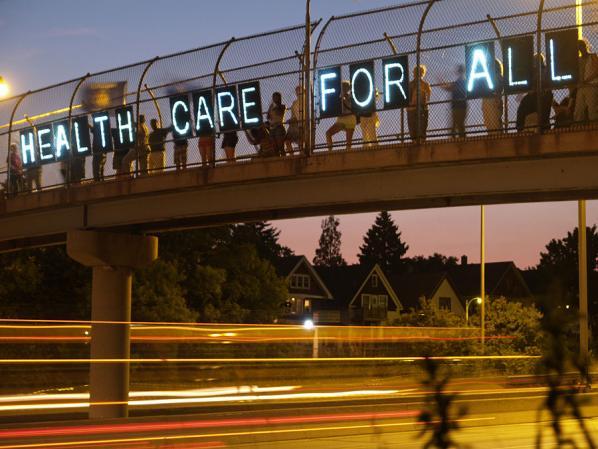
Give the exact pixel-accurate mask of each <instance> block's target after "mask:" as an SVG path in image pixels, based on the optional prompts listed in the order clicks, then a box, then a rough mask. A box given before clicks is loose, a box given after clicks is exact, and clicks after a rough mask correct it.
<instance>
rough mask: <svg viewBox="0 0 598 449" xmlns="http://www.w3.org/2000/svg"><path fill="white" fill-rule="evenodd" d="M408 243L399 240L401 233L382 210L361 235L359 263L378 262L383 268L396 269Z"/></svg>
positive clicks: (371, 263) (407, 247) (370, 263)
mask: <svg viewBox="0 0 598 449" xmlns="http://www.w3.org/2000/svg"><path fill="white" fill-rule="evenodd" d="M408 249H409V245H407V244H405V243H404V242H403V241H402V240H401V233H400V232H399V228H398V226H397V225H396V224H395V222H394V221H393V219H392V217H391V216H390V214H389V213H388V212H386V211H382V212H380V213H379V214H378V216H377V217H376V221H375V222H374V224H373V225H372V227H371V228H370V229H368V231H367V233H366V235H365V236H364V237H363V245H361V246H360V247H359V250H360V251H361V252H360V253H359V254H358V257H359V263H361V264H367V265H373V264H375V263H377V264H379V265H380V266H381V267H383V268H388V269H391V270H398V269H399V267H400V265H401V258H402V257H403V256H404V255H405V254H406V253H407V250H408Z"/></svg>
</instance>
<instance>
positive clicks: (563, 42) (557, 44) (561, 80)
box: [544, 29, 579, 87]
mask: <svg viewBox="0 0 598 449" xmlns="http://www.w3.org/2000/svg"><path fill="white" fill-rule="evenodd" d="M577 39H578V37H577V30H576V29H571V30H564V31H557V32H554V33H546V37H545V39H544V40H545V42H546V54H547V55H548V61H547V63H548V67H549V68H550V83H551V85H552V86H553V87H559V86H566V85H571V84H575V83H577V73H578V70H579V68H578V67H579V66H578V64H579V56H578V55H579V50H578V49H577Z"/></svg>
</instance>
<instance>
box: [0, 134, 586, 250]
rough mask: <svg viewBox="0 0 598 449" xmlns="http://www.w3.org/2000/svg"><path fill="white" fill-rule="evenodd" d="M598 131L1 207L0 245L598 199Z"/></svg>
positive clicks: (175, 178)
mask: <svg viewBox="0 0 598 449" xmlns="http://www.w3.org/2000/svg"><path fill="white" fill-rule="evenodd" d="M597 167H598V129H593V128H579V129H570V130H558V131H556V130H555V131H552V132H546V133H544V134H531V133H529V134H527V133H524V134H504V135H501V136H487V137H478V138H468V139H450V140H438V141H428V142H426V143H423V144H406V145H400V144H389V145H380V146H379V147H376V148H375V149H362V148H356V149H355V150H352V151H333V152H324V153H316V154H314V155H312V156H309V157H307V156H294V157H274V158H268V159H254V160H252V161H248V162H238V163H232V164H221V165H217V166H216V167H206V168H202V167H198V168H192V169H188V170H183V171H176V172H175V171H173V172H165V173H163V174H158V175H150V176H144V177H137V178H134V179H126V180H117V179H115V180H112V181H105V182H103V183H89V184H81V185H71V186H70V187H68V188H66V187H64V188H56V189H49V190H45V191H42V192H39V193H31V194H23V195H18V196H15V197H11V198H7V199H3V200H0V242H1V243H0V248H1V249H2V250H4V251H6V250H12V249H18V248H22V247H27V246H38V245H47V244H57V243H58V244H59V243H64V242H65V241H66V234H67V233H68V232H69V231H73V230H104V231H119V232H120V231H127V232H133V233H154V232H159V231H168V230H175V229H184V228H192V227H202V226H210V225H218V224H224V223H232V222H242V221H251V220H272V219H282V218H298V217H306V216H314V215H320V214H330V213H334V214H341V213H357V212H373V211H379V210H382V209H387V210H399V209H417V208H430V207H450V206H466V205H478V204H503V203H514V202H532V201H534V202H538V201H559V200H577V199H593V198H598V175H597V173H596V169H597Z"/></svg>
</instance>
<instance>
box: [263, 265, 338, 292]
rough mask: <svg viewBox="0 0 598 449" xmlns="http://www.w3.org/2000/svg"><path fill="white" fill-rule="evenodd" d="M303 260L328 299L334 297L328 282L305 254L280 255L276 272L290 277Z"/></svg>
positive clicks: (284, 276)
mask: <svg viewBox="0 0 598 449" xmlns="http://www.w3.org/2000/svg"><path fill="white" fill-rule="evenodd" d="M301 262H304V263H305V265H306V267H307V269H308V271H309V272H310V273H312V275H313V277H314V279H315V280H316V282H317V283H318V284H319V285H320V287H321V289H322V291H323V292H324V294H325V297H326V298H327V299H332V297H333V295H332V293H331V292H330V289H329V287H328V284H327V283H326V282H325V281H323V280H322V278H321V277H320V275H319V274H318V272H317V271H316V270H315V269H314V266H313V265H312V264H311V263H309V260H307V257H305V256H287V257H279V258H278V259H276V260H275V261H274V264H273V265H274V269H275V270H276V273H277V274H278V275H279V276H280V277H283V278H285V279H286V278H288V277H289V276H290V275H291V274H293V272H294V271H295V270H296V269H297V267H299V265H300V264H301Z"/></svg>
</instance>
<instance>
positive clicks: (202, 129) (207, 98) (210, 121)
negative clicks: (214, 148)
mask: <svg viewBox="0 0 598 449" xmlns="http://www.w3.org/2000/svg"><path fill="white" fill-rule="evenodd" d="M213 105H214V103H213V101H212V92H211V91H210V90H204V91H201V92H195V93H194V94H193V112H194V114H195V133H196V134H197V135H198V136H209V135H212V134H213V133H214V106H213Z"/></svg>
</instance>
